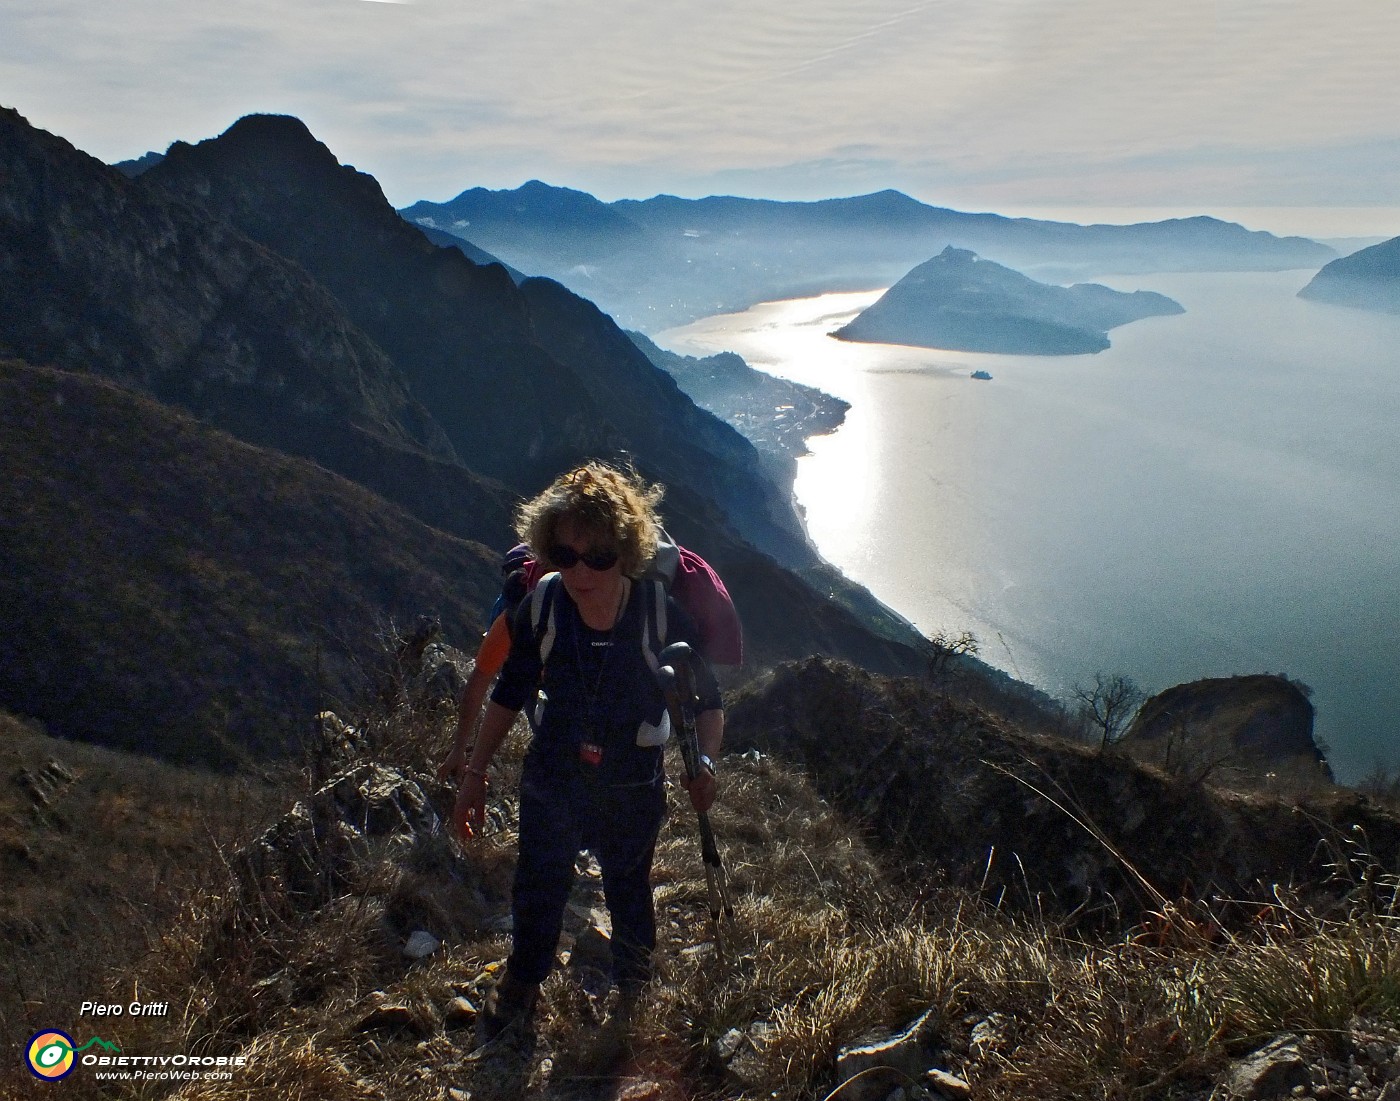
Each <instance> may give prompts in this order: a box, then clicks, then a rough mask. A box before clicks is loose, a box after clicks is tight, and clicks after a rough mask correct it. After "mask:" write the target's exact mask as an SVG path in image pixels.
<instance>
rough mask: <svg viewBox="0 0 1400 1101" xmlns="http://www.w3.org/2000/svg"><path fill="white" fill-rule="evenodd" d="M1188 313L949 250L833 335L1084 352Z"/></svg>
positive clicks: (963, 347) (1011, 350)
mask: <svg viewBox="0 0 1400 1101" xmlns="http://www.w3.org/2000/svg"><path fill="white" fill-rule="evenodd" d="M1183 312H1185V311H1184V310H1182V308H1181V306H1180V304H1178V303H1176V302H1174V301H1172V300H1171V299H1170V298H1168V297H1166V296H1165V295H1161V294H1155V293H1153V292H1151V291H1134V292H1133V293H1131V294H1126V293H1124V292H1122V291H1115V290H1112V289H1110V288H1109V287H1105V286H1102V285H1100V284H1098V283H1076V284H1075V285H1074V286H1072V287H1055V286H1050V285H1048V284H1045V283H1038V282H1036V281H1035V280H1033V279H1029V278H1027V277H1026V276H1024V275H1022V274H1021V273H1020V272H1015V271H1012V270H1011V269H1010V268H1006V267H1003V266H1002V265H1000V264H994V263H992V262H991V261H990V260H983V259H982V258H981V257H979V256H977V254H976V253H973V252H969V251H967V250H966V249H956V248H953V246H952V245H949V246H948V247H947V248H946V249H944V250H943V251H942V252H941V253H939V254H938V255H937V256H935V257H934V258H933V259H932V260H929V261H927V262H926V263H923V264H920V265H919V266H918V267H917V268H915V269H914V270H913V271H911V272H910V273H909V274H908V275H906V276H904V278H903V279H901V280H900V281H899V282H898V283H896V284H895V285H894V286H893V287H891V288H890V289H889V290H888V291H886V292H885V294H884V295H883V296H882V297H881V298H880V299H879V300H878V301H876V302H874V303H872V304H871V305H870V306H868V307H867V308H866V309H864V310H862V311H861V313H860V314H859V315H857V316H856V318H855V319H854V320H853V321H851V322H850V323H849V324H847V325H845V326H844V327H843V328H841V329H839V330H837V331H836V332H835V333H833V334H832V335H833V336H836V337H839V338H840V339H842V340H857V341H869V342H874V343H880V344H915V345H922V346H924V347H928V348H948V349H953V350H957V351H965V352H1001V353H1004V354H1008V355H1082V354H1084V353H1086V352H1101V351H1103V350H1104V349H1105V348H1107V347H1108V346H1109V341H1108V337H1107V335H1106V332H1107V330H1109V329H1113V328H1116V327H1118V326H1119V325H1126V324H1128V322H1130V321H1137V320H1140V319H1141V318H1144V317H1155V316H1160V315H1163V314H1178V313H1183Z"/></svg>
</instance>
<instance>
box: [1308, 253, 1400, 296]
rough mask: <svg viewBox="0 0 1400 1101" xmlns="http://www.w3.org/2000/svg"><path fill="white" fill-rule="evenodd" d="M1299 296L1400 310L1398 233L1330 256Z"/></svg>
mask: <svg viewBox="0 0 1400 1101" xmlns="http://www.w3.org/2000/svg"><path fill="white" fill-rule="evenodd" d="M1298 297H1299V298H1310V299H1312V300H1313V301H1315V302H1329V303H1331V304H1332V305H1335V306H1353V307H1355V308H1356V309H1360V310H1380V311H1383V312H1385V313H1400V237H1396V238H1394V239H1392V240H1389V241H1382V242H1381V243H1380V244H1379V245H1372V246H1371V247H1370V248H1364V249H1362V250H1361V251H1360V252H1353V253H1352V254H1351V255H1350V256H1344V257H1342V258H1341V259H1340V260H1333V261H1332V262H1331V263H1330V264H1328V265H1327V266H1326V267H1325V268H1323V269H1322V270H1321V271H1320V272H1318V273H1317V274H1316V275H1315V276H1313V279H1312V282H1310V283H1309V284H1308V285H1307V286H1306V287H1304V288H1303V289H1302V290H1300V291H1299V292H1298Z"/></svg>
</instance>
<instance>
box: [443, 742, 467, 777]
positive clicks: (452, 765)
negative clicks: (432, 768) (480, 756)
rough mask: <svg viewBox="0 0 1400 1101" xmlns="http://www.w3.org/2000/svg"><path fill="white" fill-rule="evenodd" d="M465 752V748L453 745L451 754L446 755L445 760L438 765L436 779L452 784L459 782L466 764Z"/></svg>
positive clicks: (460, 745)
mask: <svg viewBox="0 0 1400 1101" xmlns="http://www.w3.org/2000/svg"><path fill="white" fill-rule="evenodd" d="M467 752H468V747H467V746H465V745H462V744H460V743H458V744H455V745H453V747H452V752H451V753H449V754H448V755H447V759H446V760H444V761H443V762H442V764H440V765H438V770H437V778H438V779H439V780H443V781H451V782H454V783H455V782H457V781H460V780H461V779H462V768H463V767H464V766H465V765H466V763H467Z"/></svg>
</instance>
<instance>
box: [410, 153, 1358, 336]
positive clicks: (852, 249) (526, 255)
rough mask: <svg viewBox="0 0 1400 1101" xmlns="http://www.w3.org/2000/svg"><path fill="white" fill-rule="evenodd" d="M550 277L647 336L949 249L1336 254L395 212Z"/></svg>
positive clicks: (650, 210)
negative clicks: (708, 316)
mask: <svg viewBox="0 0 1400 1101" xmlns="http://www.w3.org/2000/svg"><path fill="white" fill-rule="evenodd" d="M401 213H402V214H403V216H404V217H405V218H407V219H408V220H410V221H413V222H415V223H416V224H419V225H423V226H427V227H430V228H435V229H438V230H442V231H445V232H448V233H453V234H456V235H458V236H461V237H464V238H466V239H467V240H470V241H471V242H472V243H473V244H474V245H476V246H478V247H479V248H484V249H487V250H488V251H490V252H491V253H493V254H494V255H497V256H499V257H501V259H503V260H504V261H506V262H507V263H510V264H512V265H514V266H515V267H517V268H519V269H521V270H522V271H526V272H530V273H532V274H537V275H548V276H550V277H551V278H555V279H558V280H559V281H560V282H562V283H564V284H566V285H567V286H569V287H571V288H572V289H574V290H575V291H577V292H579V293H580V294H584V295H586V296H587V297H588V298H590V299H591V300H593V301H595V302H597V303H598V304H599V305H600V306H601V307H602V308H603V309H604V310H606V311H607V312H608V313H610V314H612V315H613V316H614V317H615V318H617V320H618V321H619V322H620V323H621V324H623V325H624V326H627V327H631V328H637V329H640V330H642V331H643V332H648V333H655V332H657V331H658V330H660V329H663V328H666V327H668V326H671V325H676V324H681V323H683V322H685V321H689V320H692V319H694V318H696V317H701V316H705V315H708V314H713V313H718V312H722V311H726V310H733V309H740V308H743V307H746V306H749V305H752V304H753V303H754V302H757V301H761V300H764V299H774V298H782V297H792V296H796V295H802V294H811V293H818V292H821V291H828V290H868V289H870V288H872V287H878V286H888V285H890V284H892V283H894V282H895V281H896V280H898V279H899V278H900V277H901V276H903V275H904V274H905V273H906V272H908V271H909V270H910V268H912V267H913V266H914V265H916V264H919V263H922V262H923V261H924V260H927V259H928V258H929V257H930V256H934V255H936V254H938V253H939V252H941V251H942V250H943V249H944V248H946V247H947V246H949V245H952V246H954V247H956V248H961V249H968V250H971V251H974V252H976V253H977V254H978V255H980V256H982V257H984V258H986V259H989V260H994V261H996V262H997V263H1000V264H1004V265H1007V266H1009V267H1012V268H1015V269H1017V270H1019V271H1022V272H1025V273H1027V274H1029V275H1032V276H1034V277H1036V278H1040V279H1045V280H1047V281H1050V282H1057V283H1058V282H1069V281H1077V280H1082V279H1084V278H1086V277H1089V276H1093V275H1104V274H1111V273H1137V272H1152V271H1275V270H1283V269H1287V268H1307V267H1312V268H1316V267H1320V266H1321V265H1323V264H1325V263H1327V262H1328V261H1329V260H1331V259H1333V258H1335V257H1336V255H1337V253H1336V252H1335V251H1334V250H1333V249H1331V248H1328V247H1327V246H1325V245H1320V244H1318V243H1316V242H1314V241H1309V240H1306V239H1304V238H1299V237H1283V238H1280V237H1276V236H1274V235H1272V234H1269V233H1263V232H1257V231H1255V232H1252V231H1249V230H1246V229H1244V228H1243V227H1241V226H1239V225H1235V224H1233V223H1229V222H1222V221H1219V220H1217V219H1214V218H1205V217H1201V218H1187V219H1174V220H1171V221H1164V222H1150V223H1143V224H1140V225H1131V226H1110V225H1096V226H1079V225H1072V224H1069V223H1063V222H1046V221H1037V220H1034V219H1028V218H1005V217H1002V216H1000V215H996V214H966V213H962V212H959V211H955V210H947V209H944V208H940V207H932V206H927V205H925V204H924V203H921V202H918V201H917V200H915V199H912V198H910V197H909V196H907V195H904V194H901V193H900V192H897V191H881V192H878V193H876V194H873V195H862V196H857V197H854V198H848V199H827V200H823V201H821V202H811V203H794V202H774V201H769V200H761V199H739V198H720V197H715V198H708V199H679V198H675V197H673V196H665V195H662V196H657V197H656V198H653V199H647V200H644V201H638V200H622V201H619V202H615V203H604V202H601V201H600V200H598V199H596V198H594V197H593V196H591V195H588V194H586V193H584V192H580V191H571V190H568V189H565V188H559V187H551V186H549V185H547V184H544V183H541V182H539V181H532V182H530V183H527V184H525V185H524V186H523V187H520V188H517V189H515V190H513V191H488V190H485V189H483V188H473V189H471V190H468V191H464V192H462V194H460V195H458V196H457V197H456V198H455V199H452V200H451V201H449V202H445V203H430V202H419V203H415V204H413V205H412V206H410V207H407V208H405V209H404V210H403V211H401Z"/></svg>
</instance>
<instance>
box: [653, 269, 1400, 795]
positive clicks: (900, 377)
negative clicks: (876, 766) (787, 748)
mask: <svg viewBox="0 0 1400 1101" xmlns="http://www.w3.org/2000/svg"><path fill="white" fill-rule="evenodd" d="M1312 274H1313V273H1312V272H1311V271H1290V272H1281V273H1243V274H1242V273H1228V274H1165V275H1157V274H1154V275H1137V276H1125V277H1117V278H1103V279H1101V280H1100V281H1101V282H1104V283H1107V284H1109V285H1111V286H1114V287H1117V288H1119V289H1121V290H1135V289H1139V288H1141V289H1147V290H1154V291H1159V292H1161V293H1163V294H1167V295H1170V296H1171V297H1172V298H1175V299H1176V300H1177V301H1178V302H1180V303H1181V304H1182V305H1183V306H1184V307H1185V308H1186V311H1187V312H1186V313H1185V314H1184V315H1181V316H1177V317H1163V318H1150V319H1148V320H1145V321H1139V322H1135V323H1133V324H1131V325H1127V326H1123V327H1121V328H1118V329H1115V330H1113V331H1112V332H1111V333H1110V334H1109V335H1110V339H1111V340H1112V342H1113V346H1112V347H1111V348H1110V349H1109V350H1107V351H1104V352H1101V353H1099V354H1097V355H1089V356H1071V357H1030V356H1002V355H984V354H975V353H957V352H941V351H930V350H926V349H917V348H908V347H899V346H887V345H873V344H872V345H860V344H847V343H843V342H841V341H837V340H833V339H831V338H830V337H829V336H827V335H826V334H827V333H829V332H830V331H831V330H833V329H835V328H837V327H839V326H840V325H841V324H843V323H844V322H845V321H847V320H849V319H850V317H852V316H853V315H854V314H855V313H856V312H858V311H859V310H860V309H861V308H863V307H864V306H865V305H867V304H869V303H870V302H872V301H874V299H875V298H877V297H879V294H880V293H881V292H880V291H878V290H876V291H871V292H867V293H861V294H830V295H823V296H820V297H817V298H810V299H803V300H797V301H789V302H777V303H767V304H763V305H760V306H757V307H754V308H753V309H750V310H748V311H745V312H743V313H739V314H732V315H725V316H720V317H712V318H707V319H704V320H702V321H699V322H696V323H694V324H692V325H688V326H685V327H683V328H680V329H673V330H670V331H668V332H665V333H661V334H659V335H658V337H657V340H658V342H659V343H660V344H662V345H663V346H664V347H667V348H672V349H674V350H676V351H678V352H683V353H686V354H690V355H707V354H711V353H713V352H716V351H721V350H728V351H734V352H737V353H739V354H740V355H742V356H743V357H744V358H745V359H746V360H747V361H748V362H749V363H750V364H752V365H753V366H754V367H757V368H760V369H762V370H765V371H769V372H771V373H773V374H776V375H780V376H782V377H784V378H789V379H793V380H795V381H798V382H803V383H807V384H810V385H813V386H817V387H820V388H822V389H824V390H826V391H828V392H830V393H832V394H835V395H837V396H839V397H842V398H844V399H846V400H847V401H849V402H850V403H851V406H852V408H851V412H850V414H849V415H848V417H847V420H846V423H845V424H844V425H843V426H842V427H841V429H840V430H839V431H838V432H836V433H835V434H833V435H831V436H829V437H824V438H819V439H814V440H812V441H811V445H810V446H811V448H812V452H813V454H812V455H810V456H809V457H807V458H805V459H803V460H801V462H800V463H799V474H798V479H797V485H796V493H797V497H798V500H799V502H800V503H801V504H802V506H803V508H804V509H805V510H806V519H807V524H808V528H809V530H810V533H811V536H812V538H813V540H814V542H815V543H816V545H817V547H818V548H819V549H820V550H821V552H822V554H823V555H824V556H825V557H826V558H827V559H828V560H829V561H831V562H832V563H833V564H835V565H836V566H837V567H839V568H840V569H841V570H842V571H843V572H845V573H846V574H847V575H848V576H849V577H851V578H853V579H855V580H857V581H859V582H860V583H862V584H864V585H866V586H867V587H868V588H869V589H870V590H871V591H872V592H873V593H874V594H875V595H876V596H877V597H879V598H880V599H881V600H883V601H884V602H885V603H887V604H888V605H889V606H890V607H892V608H894V609H895V610H897V611H899V612H900V613H902V614H903V615H905V616H906V617H908V618H909V619H910V620H912V621H913V622H914V623H915V624H916V625H917V626H918V627H919V628H920V629H921V630H923V631H924V632H925V633H932V632H935V631H939V630H945V631H948V632H951V633H957V632H960V631H962V630H970V631H972V632H973V633H974V634H975V635H976V636H977V638H978V640H979V643H980V647H981V656H982V657H983V658H984V659H985V660H986V661H988V662H990V663H991V664H993V665H996V666H998V667H1000V668H1003V669H1006V670H1007V671H1008V672H1010V673H1012V674H1013V675H1015V676H1018V677H1020V678H1022V679H1024V680H1027V681H1030V682H1031V683H1033V684H1036V685H1038V686H1039V687H1041V688H1043V689H1044V690H1046V691H1047V692H1049V693H1051V694H1052V695H1057V696H1062V695H1064V694H1065V693H1066V692H1067V690H1068V689H1069V687H1070V686H1071V685H1073V684H1074V683H1076V682H1084V681H1092V679H1093V676H1094V674H1095V672H1097V671H1104V672H1107V673H1122V674H1126V675H1128V676H1130V677H1132V678H1133V679H1134V680H1136V681H1137V682H1138V684H1139V685H1141V686H1142V687H1143V688H1144V689H1146V690H1148V691H1157V690H1160V689H1162V688H1165V687H1168V686H1169V685H1172V684H1176V683H1180V682H1182V681H1187V680H1192V679H1196V678H1199V677H1206V676H1228V675H1233V674H1240V673H1254V672H1274V673H1286V674H1288V675H1289V676H1291V677H1295V678H1298V679H1300V680H1302V681H1304V682H1306V683H1307V684H1308V685H1310V686H1311V687H1312V688H1313V689H1314V696H1313V702H1314V704H1315V705H1316V707H1317V713H1318V714H1317V736H1318V738H1319V739H1320V740H1321V741H1323V742H1325V743H1328V744H1330V747H1331V748H1330V752H1329V758H1330V760H1331V763H1332V766H1333V768H1334V770H1335V771H1336V773H1337V775H1338V778H1339V779H1341V780H1343V781H1344V782H1355V781H1356V780H1358V779H1360V778H1361V777H1362V776H1363V775H1364V774H1365V773H1366V772H1367V771H1368V770H1369V769H1370V768H1371V767H1372V765H1374V764H1375V763H1377V762H1378V761H1379V762H1382V763H1384V764H1386V765H1387V766H1388V767H1391V768H1394V767H1396V766H1397V765H1400V745H1397V739H1396V737H1395V735H1396V733H1400V723H1398V722H1397V716H1400V627H1398V626H1397V625H1398V624H1400V453H1398V452H1397V449H1396V428H1397V426H1400V317H1392V316H1387V315H1379V314H1371V313H1364V312H1360V311H1354V310H1348V309H1343V308H1340V307H1333V306H1325V305H1321V304H1318V303H1311V302H1306V301H1304V300H1302V299H1299V298H1297V297H1296V294H1297V291H1298V290H1299V289H1300V288H1301V287H1302V286H1303V285H1305V284H1306V283H1307V282H1308V280H1309V279H1310V278H1311V276H1312ZM974 370H984V371H987V372H989V373H990V374H991V375H992V379H991V380H990V381H978V380H974V379H972V378H971V373H972V372H973V371H974Z"/></svg>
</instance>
